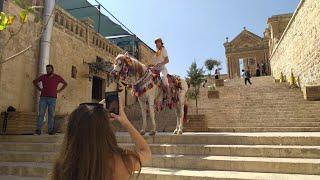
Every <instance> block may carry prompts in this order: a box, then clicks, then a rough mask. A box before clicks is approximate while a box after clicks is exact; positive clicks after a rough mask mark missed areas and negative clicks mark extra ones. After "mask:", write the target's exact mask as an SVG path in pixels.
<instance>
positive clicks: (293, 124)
mask: <svg viewBox="0 0 320 180" xmlns="http://www.w3.org/2000/svg"><path fill="white" fill-rule="evenodd" d="M209 126H211V127H252V128H255V127H320V122H283V121H282V122H265V123H255V122H252V123H243V122H233V123H232V122H224V123H223V122H221V123H212V122H211V123H210V124H209Z"/></svg>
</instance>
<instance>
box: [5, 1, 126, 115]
mask: <svg viewBox="0 0 320 180" xmlns="http://www.w3.org/2000/svg"><path fill="white" fill-rule="evenodd" d="M20 10H21V9H20V8H19V7H18V6H16V5H15V4H13V3H12V2H11V1H4V10H3V11H4V12H7V13H10V14H18V13H19V12H20ZM18 26H19V23H17V24H15V25H14V26H13V29H14V30H17V29H18ZM40 30H41V25H40V22H37V20H36V19H35V18H34V16H33V15H31V16H30V17H29V21H28V22H27V23H26V24H25V25H24V26H23V27H22V29H21V33H19V34H18V35H17V36H15V37H13V38H12V40H11V41H10V42H9V43H8V44H7V46H5V48H4V47H3V46H4V41H3V40H5V39H8V38H9V32H8V31H3V32H1V33H0V39H1V41H0V47H1V48H0V51H1V52H0V53H3V55H4V57H10V56H11V55H13V54H15V53H16V52H19V51H21V50H23V49H24V48H26V47H28V46H30V45H32V46H31V48H30V49H29V50H28V51H26V52H25V53H24V54H23V55H20V56H17V57H16V58H14V59H12V60H10V61H8V62H6V63H3V64H1V65H0V102H1V103H0V111H4V110H6V108H7V107H8V106H10V105H11V106H13V107H15V108H16V109H17V110H18V111H24V112H34V111H35V110H36V99H37V93H36V90H35V88H34V86H33V84H32V80H33V79H35V78H36V77H37V74H38V61H39V39H37V37H38V36H39V32H40ZM51 40H52V41H51V49H50V51H51V52H50V64H52V65H53V66H54V67H55V72H56V73H57V74H59V75H61V76H62V77H63V78H65V80H66V81H67V82H68V87H67V88H66V89H65V90H64V91H63V92H62V93H61V94H59V95H58V101H57V105H56V114H58V115H59V114H60V115H63V114H67V113H70V112H71V111H72V110H73V109H74V108H75V107H76V106H78V105H79V103H82V102H91V101H99V100H101V99H103V98H104V92H107V91H112V90H115V89H116V84H115V83H114V82H112V80H111V78H110V76H109V75H108V74H107V73H105V72H104V71H103V70H101V69H100V70H99V69H98V70H97V69H92V67H101V66H105V65H108V64H109V65H110V63H112V61H113V59H114V58H115V57H116V56H117V55H118V54H119V53H124V50H123V49H121V48H120V47H118V46H116V45H115V44H113V43H111V42H110V41H109V40H108V39H106V38H105V37H104V36H102V35H101V34H99V33H98V32H96V30H94V28H93V25H92V21H90V20H86V21H80V20H78V19H76V18H75V17H73V16H71V15H70V14H69V13H68V12H66V11H65V10H63V9H62V8H57V9H56V12H55V18H54V27H53V32H52V39H51ZM122 93H125V92H122ZM127 96H131V95H130V94H128V95H127ZM123 101H125V99H123Z"/></svg>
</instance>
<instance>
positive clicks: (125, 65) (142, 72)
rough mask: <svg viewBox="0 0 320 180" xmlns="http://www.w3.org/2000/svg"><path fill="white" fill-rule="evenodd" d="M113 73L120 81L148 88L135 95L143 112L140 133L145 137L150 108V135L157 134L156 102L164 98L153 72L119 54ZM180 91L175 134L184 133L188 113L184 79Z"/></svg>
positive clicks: (181, 80)
mask: <svg viewBox="0 0 320 180" xmlns="http://www.w3.org/2000/svg"><path fill="white" fill-rule="evenodd" d="M113 72H115V73H117V74H119V77H120V80H121V81H122V82H123V83H125V84H127V85H129V86H131V87H137V86H147V88H148V89H145V90H144V92H143V93H141V94H138V93H133V94H134V95H135V96H137V97H138V101H139V104H140V107H141V110H142V120H143V123H142V128H141V131H140V134H141V135H144V134H145V132H146V127H147V120H146V119H147V108H149V112H150V117H151V120H152V128H153V129H152V130H151V131H150V133H149V135H150V136H153V135H155V134H156V120H155V100H157V99H158V100H159V99H160V101H161V100H162V98H163V97H164V94H163V90H162V87H159V86H158V85H157V84H155V82H154V81H153V80H152V78H151V77H152V72H151V71H150V69H148V68H147V67H146V66H145V65H144V64H142V63H141V62H139V61H138V60H136V59H134V58H132V57H130V56H128V54H127V53H126V54H119V55H118V56H117V57H116V59H115V64H114V69H113ZM180 82H181V83H180V89H179V90H178V91H177V93H178V102H177V104H176V106H175V107H174V110H175V112H176V115H177V125H176V129H175V130H174V132H173V133H174V134H182V133H183V120H184V118H186V114H187V112H185V111H187V97H186V95H187V94H186V93H187V90H188V85H187V83H186V81H185V80H184V79H180Z"/></svg>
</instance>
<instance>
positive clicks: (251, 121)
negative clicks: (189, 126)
mask: <svg viewBox="0 0 320 180" xmlns="http://www.w3.org/2000/svg"><path fill="white" fill-rule="evenodd" d="M301 120H303V121H304V122H301ZM229 123H230V124H265V123H268V124H277V123H281V124H282V123H291V124H299V123H320V120H317V119H316V120H315V119H312V118H309V119H287V118H277V119H268V121H266V120H265V119H260V118H257V119H242V118H241V119H237V120H236V119H231V118H230V119H229V118H228V119H226V118H225V119H223V118H222V117H217V119H216V120H215V121H210V122H209V125H213V124H229Z"/></svg>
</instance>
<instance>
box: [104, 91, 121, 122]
mask: <svg viewBox="0 0 320 180" xmlns="http://www.w3.org/2000/svg"><path fill="white" fill-rule="evenodd" d="M105 100H106V101H105V102H106V109H108V111H109V113H113V114H117V115H119V92H118V91H111V92H106V93H105ZM112 124H113V126H115V127H116V128H120V127H121V124H120V122H119V121H112Z"/></svg>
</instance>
